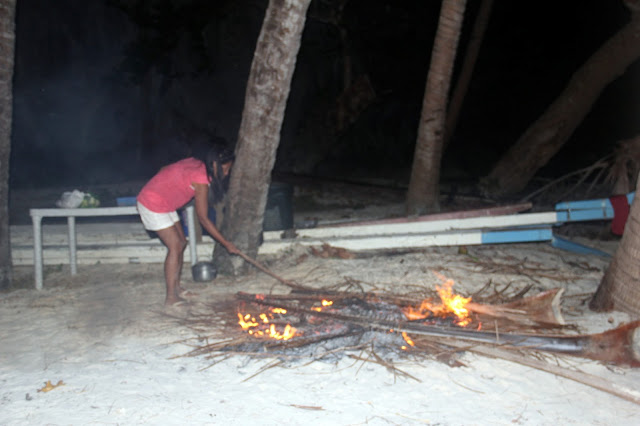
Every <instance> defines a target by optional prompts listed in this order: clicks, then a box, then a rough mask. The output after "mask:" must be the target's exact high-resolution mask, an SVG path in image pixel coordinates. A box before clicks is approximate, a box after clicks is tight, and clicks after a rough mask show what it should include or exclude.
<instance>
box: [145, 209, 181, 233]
mask: <svg viewBox="0 0 640 426" xmlns="http://www.w3.org/2000/svg"><path fill="white" fill-rule="evenodd" d="M138 213H140V219H142V224H143V225H144V228H145V229H146V230H148V231H159V230H161V229H166V228H171V227H172V226H173V225H175V224H176V222H180V219H179V218H178V213H177V212H175V211H173V212H169V213H156V212H152V211H151V210H149V209H148V208H146V207H145V206H143V205H142V204H140V203H138Z"/></svg>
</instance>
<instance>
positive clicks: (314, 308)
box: [311, 299, 333, 312]
mask: <svg viewBox="0 0 640 426" xmlns="http://www.w3.org/2000/svg"><path fill="white" fill-rule="evenodd" d="M320 304H321V305H322V306H312V307H311V310H312V311H316V312H321V311H322V308H326V307H327V306H331V305H333V301H331V300H326V299H322V302H320Z"/></svg>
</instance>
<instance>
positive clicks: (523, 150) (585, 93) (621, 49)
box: [482, 0, 640, 197]
mask: <svg viewBox="0 0 640 426" xmlns="http://www.w3.org/2000/svg"><path fill="white" fill-rule="evenodd" d="M634 1H635V3H638V2H637V0H634ZM630 3H633V2H626V4H627V6H630ZM639 56H640V13H638V11H637V10H635V9H634V8H632V15H631V21H630V22H629V23H628V24H627V25H625V26H624V27H623V28H622V29H621V30H620V31H618V32H617V33H616V34H615V35H614V36H613V37H611V38H610V39H609V40H608V41H607V42H605V44H604V45H603V46H602V47H601V48H600V49H598V51H596V53H594V54H593V55H592V56H591V57H590V58H589V59H588V60H587V62H586V63H585V64H584V65H583V66H582V67H581V68H580V69H578V71H576V72H575V73H574V74H573V76H572V77H571V79H570V80H569V84H568V85H567V87H566V88H565V89H564V91H563V92H562V93H561V94H560V96H559V97H558V98H557V99H556V100H555V102H553V103H552V104H551V106H550V107H549V108H548V109H547V110H546V111H545V112H544V114H543V115H542V116H541V117H540V118H538V120H537V121H536V122H535V123H533V125H531V127H529V129H527V131H526V132H525V133H524V134H523V135H522V136H521V137H520V139H519V140H518V141H517V142H516V143H515V145H513V146H512V147H511V148H510V149H509V150H508V151H507V152H506V153H505V154H504V155H503V156H502V158H500V160H499V161H498V163H497V164H496V165H495V166H494V167H493V169H492V170H491V172H490V173H489V175H488V176H487V177H485V178H484V179H483V182H482V187H483V190H484V191H485V192H486V193H488V194H490V195H492V196H495V197H503V196H508V195H513V194H516V193H517V192H519V191H521V190H523V189H524V188H525V186H526V185H527V183H528V182H529V181H530V180H531V178H533V176H534V175H535V174H536V172H537V171H538V170H539V169H540V168H541V167H543V166H544V165H545V164H547V162H548V161H549V160H550V159H551V158H552V157H553V156H554V155H555V154H556V153H557V152H558V151H559V150H560V148H561V147H562V146H563V145H564V144H565V143H566V142H567V140H568V139H569V138H570V137H571V134H572V133H573V131H574V130H575V129H576V127H578V125H579V124H580V122H581V121H582V120H583V119H584V117H585V116H586V115H587V113H588V112H589V110H591V107H592V106H593V104H594V102H595V101H596V100H597V99H598V96H599V95H600V93H601V92H602V91H603V90H604V88H605V87H606V86H607V85H608V84H609V83H611V82H612V81H614V80H615V79H616V78H617V77H618V76H620V75H621V74H623V73H624V72H625V70H626V69H627V67H628V66H629V65H631V63H633V62H634V61H635V60H636V59H638V57H639Z"/></svg>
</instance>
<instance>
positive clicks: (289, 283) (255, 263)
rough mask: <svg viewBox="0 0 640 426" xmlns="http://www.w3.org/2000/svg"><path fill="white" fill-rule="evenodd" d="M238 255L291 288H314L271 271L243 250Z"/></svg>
mask: <svg viewBox="0 0 640 426" xmlns="http://www.w3.org/2000/svg"><path fill="white" fill-rule="evenodd" d="M238 255H239V256H240V257H241V258H243V259H244V260H246V261H247V262H249V263H250V264H252V265H253V266H255V267H256V268H258V269H259V270H261V271H262V272H264V273H265V274H267V275H269V276H271V277H273V278H275V279H276V280H278V281H280V282H281V283H282V284H284V285H286V286H289V287H291V288H294V289H296V290H312V289H311V288H309V287H306V286H303V285H300V284H296V283H294V282H291V281H289V280H285V279H284V278H282V277H281V276H279V275H276V274H274V273H273V272H271V271H270V270H269V269H267V268H266V267H265V266H264V265H262V264H260V263H258V262H257V261H256V260H254V259H252V258H250V257H249V256H248V255H246V254H245V253H243V252H241V251H240V252H238Z"/></svg>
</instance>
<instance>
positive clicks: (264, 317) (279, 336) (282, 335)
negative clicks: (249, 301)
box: [238, 308, 297, 340]
mask: <svg viewBox="0 0 640 426" xmlns="http://www.w3.org/2000/svg"><path fill="white" fill-rule="evenodd" d="M286 312H287V310H286V309H281V308H275V309H273V310H272V311H271V312H270V313H261V314H260V315H258V318H256V317H254V316H253V315H251V314H245V315H242V314H241V313H240V312H238V324H240V327H242V329H243V330H246V332H247V333H248V334H250V335H252V336H255V337H263V338H270V339H276V340H289V339H291V338H292V337H294V336H295V335H296V331H297V330H296V329H295V327H292V326H291V324H287V325H285V327H284V330H282V331H279V330H278V328H276V325H275V324H273V323H272V322H271V321H272V320H273V319H274V315H273V314H274V313H277V314H285V313H286Z"/></svg>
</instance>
